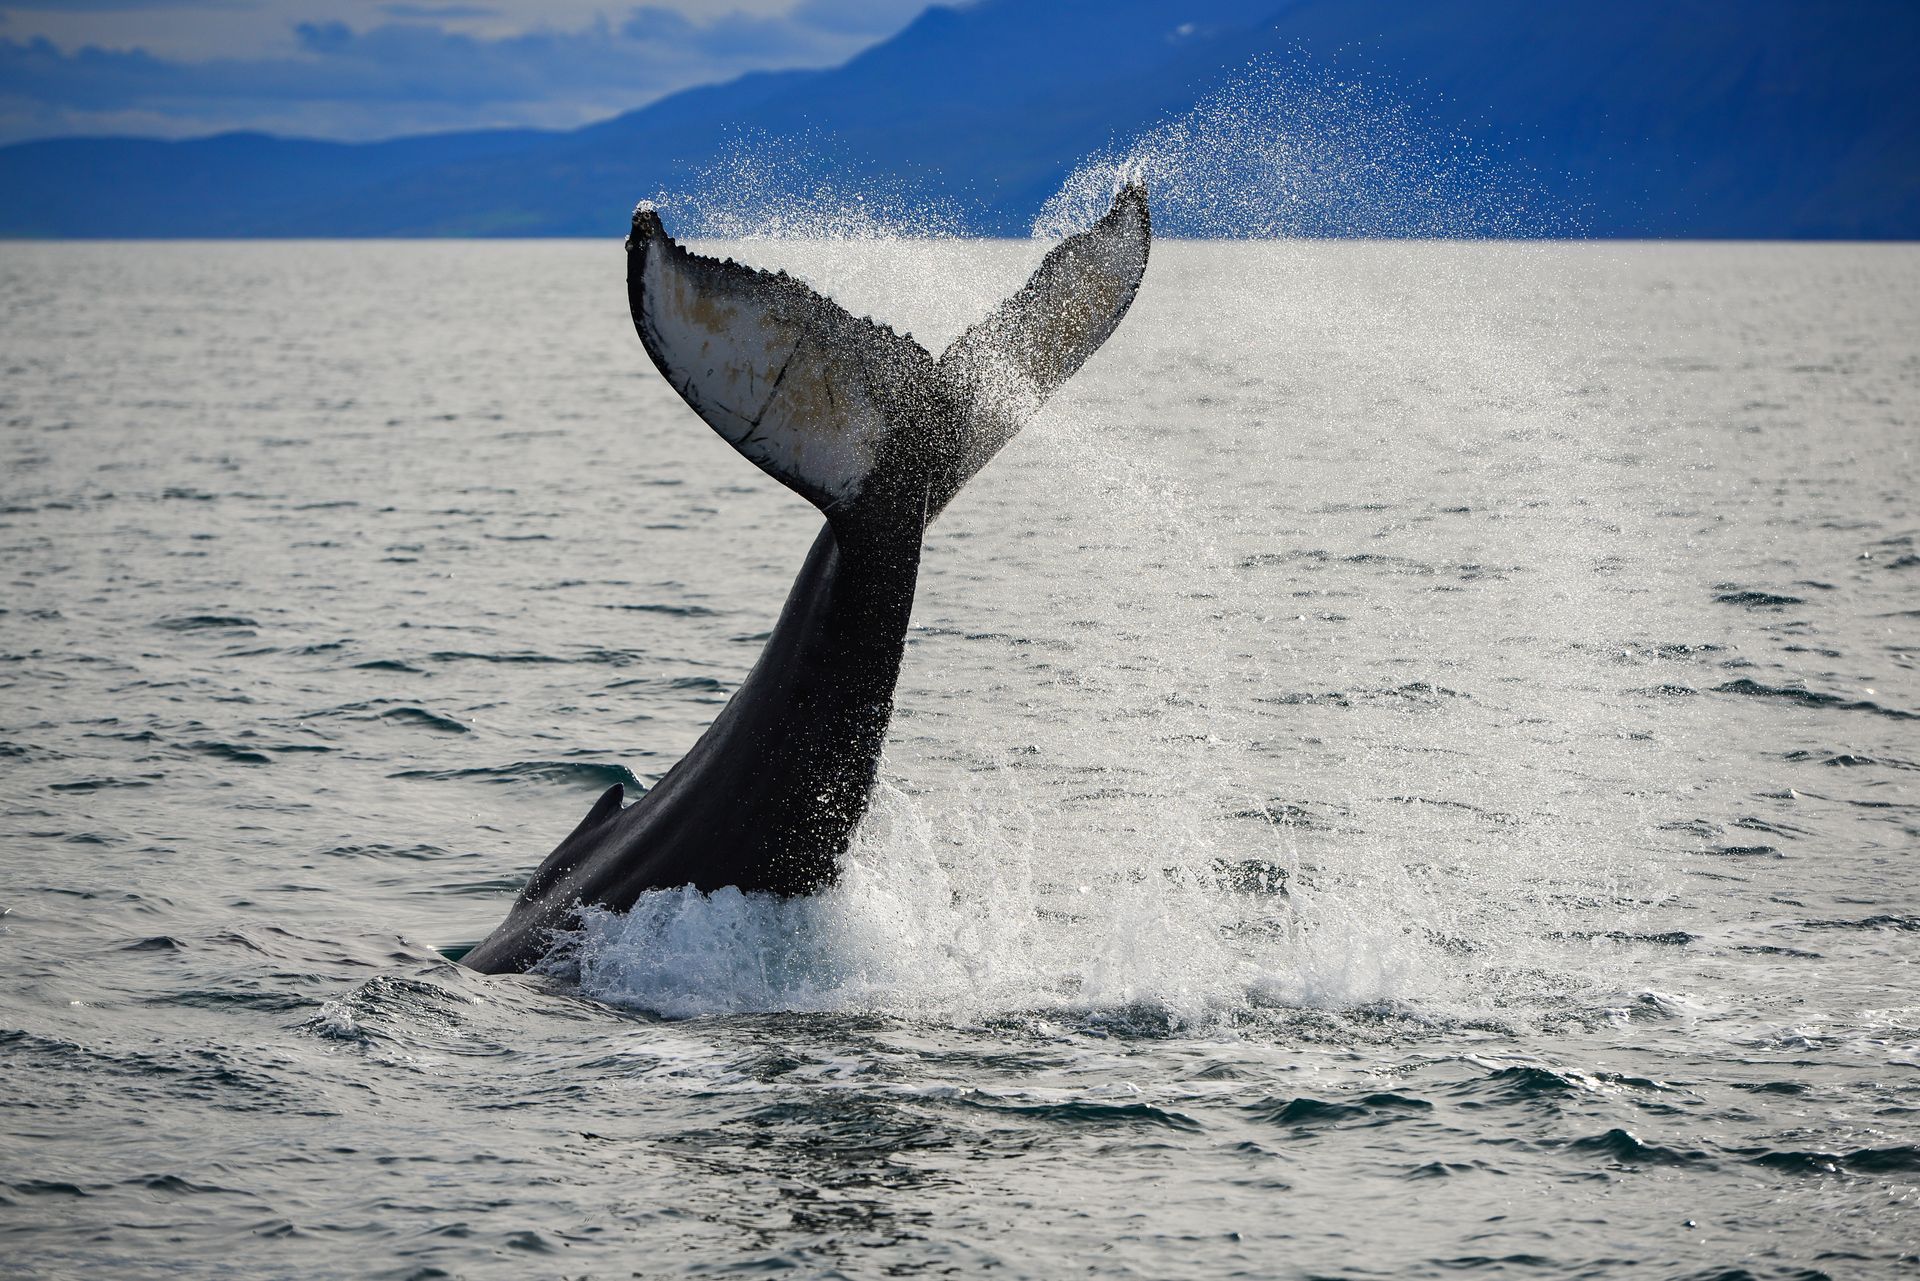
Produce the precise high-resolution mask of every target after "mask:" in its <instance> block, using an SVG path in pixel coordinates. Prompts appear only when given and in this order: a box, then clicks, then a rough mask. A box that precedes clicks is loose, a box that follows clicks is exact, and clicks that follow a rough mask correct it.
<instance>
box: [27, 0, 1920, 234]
mask: <svg viewBox="0 0 1920 1281" xmlns="http://www.w3.org/2000/svg"><path fill="white" fill-rule="evenodd" d="M1916 48H1920V6H1914V5H1910V4H1905V3H1902V2H1901V0H1843V2H1842V3H1837V4H1829V5H1820V4H1813V3H1808V2H1807V0H1748V2H1746V3H1735V2H1734V0H1664V2H1662V0H1618V3H1613V4H1603V3H1584V4H1567V5H1558V6H1554V5H1548V6H1540V5H1536V4H1532V3H1529V2H1528V0H1292V2H1291V3H1279V2H1276V0H1192V2H1191V3H1188V4H1185V5H1182V6H1180V7H1179V8H1178V9H1177V10H1170V7H1169V6H1168V5H1167V4H1165V3H1162V2H1161V0H1106V2H1104V3H1095V2H1094V0H1025V2H1024V3H1023V2H1021V0H982V2H981V3H977V4H973V5H970V6H967V7H964V8H949V7H944V6H934V7H932V8H930V9H928V10H926V11H925V12H923V13H922V14H921V15H920V16H919V17H917V18H916V19H914V21H913V22H911V23H909V24H908V25H907V27H906V28H904V29H903V30H901V31H900V32H899V33H898V34H896V35H895V36H893V37H892V38H891V39H888V40H885V41H882V42H880V43H879V44H877V45H874V46H872V47H870V48H869V49H867V50H865V51H863V52H862V53H860V54H858V55H856V56H855V57H853V58H852V59H849V60H848V61H847V62H846V63H844V64H842V65H840V66H838V67H833V68H826V69H822V70H810V71H780V72H755V73H750V74H749V75H746V76H742V77H740V78H738V79H736V80H732V81H728V82H726V83H723V84H717V85H707V86H701V87H698V88H694V89H688V90H684V91H682V92H680V93H676V94H673V95H670V96H669V97H667V98H663V99H661V100H659V101H657V102H655V103H652V104H650V105H649V106H647V107H643V108H641V109H639V110H637V111H633V112H628V113H625V114H623V115H621V116H616V117H613V118H611V119H608V120H603V121H599V122H596V123H594V124H590V125H587V126H584V127H582V128H579V129H575V130H571V131H566V132H543V131H536V130H495V131H471V132H466V133H459V134H432V135H420V136H415V137H409V138H399V139H393V140H390V141H387V142H380V143H363V144H351V143H333V142H320V141H312V140H301V139H284V138H274V137H270V136H266V135H258V134H224V135H218V136H215V137H212V138H205V139H196V140H191V141H184V142H167V141H157V140H146V139H50V140H43V141H40V142H28V143H18V144H14V145H12V146H9V147H4V148H0V191H4V192H6V193H7V194H6V195H5V196H4V197H3V198H0V235H4V236H9V237H184V236H236V237H247V236H261V237H325V236H344V237H351V236H580V235H609V236H611V235H619V234H623V233H624V231H625V227H626V220H627V213H628V211H629V210H630V209H631V208H632V206H633V203H634V202H635V201H636V200H638V199H641V198H647V197H657V196H659V195H661V194H662V193H672V192H688V191H694V192H705V193H707V194H708V195H709V197H711V198H716V199H725V198H728V197H730V196H731V197H733V198H737V199H741V200H744V199H746V198H747V196H748V195H751V194H752V193H743V192H741V191H730V188H732V187H739V186H741V185H742V184H740V183H735V182H733V181H732V180H731V179H732V176H733V175H734V174H735V173H736V172H737V170H738V167H739V166H738V164H737V162H738V161H739V160H740V159H741V158H742V157H743V156H747V157H749V158H750V159H751V160H752V161H753V163H754V166H755V167H756V172H759V171H761V170H764V171H766V172H759V177H758V179H757V180H759V181H765V182H768V183H770V184H771V186H770V188H769V190H770V192H772V193H773V194H778V195H780V196H781V197H782V198H784V199H787V200H789V201H790V202H793V203H804V202H805V201H806V200H808V199H811V198H815V197H816V196H817V194H818V193H819V192H820V191H822V190H825V189H829V188H831V189H833V190H838V191H847V190H854V191H857V190H860V189H862V188H863V187H867V188H872V189H873V190H875V191H876V192H891V193H894V195H895V196H896V200H895V203H896V204H897V205H899V206H901V207H904V208H912V207H920V206H937V207H939V208H941V209H943V210H946V211H948V216H947V217H946V218H945V220H944V221H943V222H942V224H941V225H942V227H943V228H944V229H948V230H957V231H961V232H966V233H972V234H998V235H1007V234H1014V235H1022V234H1026V232H1027V230H1028V229H1029V227H1030V226H1031V225H1032V223H1033V220H1034V218H1035V216H1036V214H1037V213H1039V211H1040V210H1041V208H1042V206H1043V205H1044V204H1045V203H1046V201H1047V200H1048V198H1049V197H1050V196H1052V195H1053V193H1054V192H1055V191H1057V190H1059V188H1060V186H1061V183H1062V182H1063V181H1064V180H1066V179H1067V177H1068V176H1069V175H1070V174H1071V173H1072V172H1073V170H1074V169H1075V168H1076V167H1077V166H1078V165H1080V164H1082V163H1083V162H1084V161H1085V160H1086V159H1087V158H1088V157H1090V156H1094V155H1097V154H1101V153H1105V152H1110V151H1113V150H1114V149H1115V148H1116V147H1119V146H1121V145H1122V144H1124V142H1125V140H1126V139H1128V138H1131V137H1135V136H1138V135H1140V134H1142V133H1144V132H1147V131H1150V130H1153V129H1155V128H1156V127H1162V128H1164V127H1166V126H1167V125H1168V122H1170V121H1174V122H1177V121H1178V120H1179V119H1180V118H1181V113H1182V112H1183V111H1186V110H1187V109H1188V108H1190V107H1191V105H1192V104H1193V103H1195V102H1197V101H1200V100H1202V99H1204V98H1207V97H1208V95H1210V94H1219V93H1222V92H1227V91H1230V90H1231V89H1232V86H1233V85H1234V83H1235V77H1236V76H1239V75H1242V74H1243V73H1244V70H1245V69H1246V68H1247V67H1248V66H1249V65H1253V66H1256V67H1259V68H1261V74H1262V75H1264V76H1267V77H1270V79H1268V80H1265V81H1262V82H1261V83H1262V84H1266V85H1277V86H1281V87H1282V88H1283V90H1284V87H1285V86H1286V85H1291V84H1299V85H1306V86H1321V87H1326V86H1335V87H1346V86H1351V85H1354V84H1361V85H1364V86H1366V93H1367V95H1368V96H1369V97H1370V99H1372V100H1378V101H1381V102H1386V103H1389V104H1391V105H1392V106H1393V108H1394V110H1393V113H1392V115H1393V119H1394V120H1395V121H1396V122H1398V123H1396V124H1395V129H1402V128H1403V126H1404V128H1405V129H1407V130H1411V131H1412V132H1415V133H1418V134H1420V135H1421V136H1422V137H1424V138H1426V139H1428V140H1429V142H1428V143H1423V144H1421V146H1417V147H1415V148H1414V149H1413V150H1412V151H1408V152H1407V153H1406V154H1405V155H1404V156H1402V157H1401V158H1400V159H1398V160H1395V159H1394V158H1393V154H1392V153H1391V148H1392V147H1393V146H1399V145H1401V144H1402V141H1403V140H1401V139H1399V138H1398V137H1390V136H1388V135H1389V132H1390V131H1388V130H1386V129H1385V128H1384V127H1382V128H1381V130H1380V134H1381V136H1380V137H1379V138H1377V139H1374V138H1369V137H1368V136H1367V134H1366V126H1367V121H1366V119H1364V118H1359V117H1356V118H1354V119H1351V120H1348V119H1331V118H1324V117H1314V116H1312V115H1311V114H1303V115H1302V116H1301V117H1300V118H1298V119H1280V120H1279V121H1278V123H1279V124H1280V125H1282V126H1284V127H1289V128H1293V129H1295V130H1296V132H1297V134H1298V136H1299V138H1300V139H1301V140H1302V141H1303V142H1304V143H1309V144H1318V143H1319V142H1320V141H1321V136H1322V135H1326V134H1330V133H1335V132H1338V131H1339V130H1341V129H1345V130H1346V131H1347V132H1348V133H1349V134H1351V135H1353V136H1352V137H1351V138H1349V139H1348V140H1347V141H1346V142H1345V143H1344V144H1343V145H1345V146H1347V147H1348V148H1349V151H1350V153H1351V155H1350V156H1349V159H1348V160H1347V161H1346V162H1345V163H1348V164H1349V165H1350V166H1351V167H1352V168H1353V170H1354V172H1353V174H1350V175H1341V174H1331V175H1328V174H1321V175H1319V180H1320V181H1321V182H1322V185H1323V186H1324V187H1326V188H1327V191H1328V192H1331V191H1332V190H1333V189H1334V188H1335V187H1337V186H1338V185H1339V182H1340V181H1345V182H1347V183H1348V184H1349V185H1353V184H1356V183H1364V182H1365V181H1368V180H1369V179H1368V177H1367V174H1368V171H1369V169H1368V165H1367V164H1365V163H1360V161H1367V160H1370V159H1371V157H1370V156H1368V155H1366V154H1365V152H1366V149H1367V148H1368V147H1370V146H1374V145H1378V146H1379V147H1380V148H1381V149H1382V155H1383V156H1384V157H1385V158H1384V159H1382V160H1381V161H1380V162H1379V164H1378V165H1377V166H1375V167H1376V168H1379V169H1382V170H1384V169H1385V168H1387V167H1390V165H1391V164H1394V163H1397V164H1399V165H1400V166H1401V167H1402V168H1403V169H1406V170H1408V172H1406V173H1403V174H1400V175H1397V176H1395V175H1389V177H1390V178H1392V180H1393V181H1399V182H1403V183H1411V184H1417V183H1418V182H1420V181H1421V180H1422V179H1423V177H1424V175H1423V173H1421V172H1419V171H1418V166H1420V165H1422V164H1425V163H1426V159H1424V158H1425V157H1431V156H1442V155H1445V154H1458V153H1460V152H1461V151H1463V150H1465V151H1468V152H1470V153H1471V157H1470V158H1471V160H1472V165H1473V167H1474V168H1475V171H1476V173H1477V174H1479V177H1478V178H1477V179H1476V181H1480V182H1482V183H1483V184H1486V185H1490V186H1491V187H1492V188H1494V189H1498V188H1501V187H1503V186H1504V187H1509V188H1511V189H1512V190H1513V191H1515V192H1529V193H1531V192H1538V193H1541V194H1543V195H1544V197H1545V199H1543V200H1542V201H1540V202H1539V203H1538V205H1537V208H1536V209H1535V212H1534V213H1532V214H1530V215H1528V217H1527V218H1526V219H1524V220H1518V221H1516V220H1515V219H1512V218H1509V219H1507V220H1505V221H1503V222H1498V223H1495V222H1486V223H1476V222H1473V221H1471V220H1467V219H1463V220H1459V221H1458V222H1457V224H1449V225H1446V226H1442V227H1441V228H1440V230H1439V232H1438V233H1436V230H1435V228H1436V225H1437V224H1435V223H1434V222H1433V220H1431V219H1424V220H1423V219H1412V218H1399V219H1397V220H1396V218H1394V217H1389V216H1384V215H1381V213H1380V211H1379V209H1378V208H1375V209H1373V210H1372V212H1371V213H1369V210H1368V209H1367V207H1366V206H1365V204H1364V201H1365V200H1366V199H1367V198H1368V196H1369V193H1367V192H1365V191H1355V192H1353V193H1352V194H1351V197H1350V199H1349V202H1348V203H1347V204H1345V205H1343V204H1341V203H1340V199H1339V197H1338V196H1337V195H1329V194H1326V192H1323V193H1321V194H1320V195H1318V196H1316V197H1315V199H1318V200H1320V201H1321V202H1322V203H1321V205H1319V206H1313V207H1308V206H1307V205H1302V206H1301V207H1300V208H1299V209H1298V210H1297V211H1291V212H1289V211H1287V210H1281V213H1282V214H1285V215H1286V216H1282V217H1276V218H1273V219H1267V220H1265V221H1262V220H1261V219H1258V218H1253V219H1251V220H1246V219H1243V220H1242V223H1240V224H1235V223H1232V222H1231V221H1229V222H1226V223H1223V224H1221V225H1219V226H1214V225H1212V224H1209V223H1206V222H1205V221H1204V220H1196V219H1189V220H1188V221H1187V222H1185V223H1183V222H1182V221H1181V215H1180V214H1179V212H1178V211H1177V210H1175V211H1174V213H1173V217H1172V220H1171V221H1169V222H1168V223H1167V225H1166V227H1165V229H1166V230H1167V231H1168V232H1169V233H1171V234H1181V233H1182V232H1185V233H1186V234H1248V231H1249V229H1250V230H1252V231H1254V232H1264V233H1267V234H1272V233H1274V232H1275V231H1278V232H1280V233H1291V234H1314V235H1406V234H1465V235H1473V234H1535V235H1539V234H1547V235H1552V234H1586V235H1594V236H1667V237H1726V238H1795V237H1809V238H1861V239H1912V238H1920V87H1916V83H1915V81H1914V78H1913V77H1911V75H1910V74H1909V73H1908V71H1907V68H1908V66H1909V65H1910V63H1911V53H1912V51H1913V50H1915V49H1916ZM1316 92H1318V91H1317V90H1316ZM1282 96H1283V97H1284V96H1285V94H1284V93H1283V95H1282ZM1334 96H1337V95H1334ZM1330 100H1332V98H1331V97H1329V94H1327V93H1322V94H1321V97H1320V98H1318V99H1316V98H1314V97H1313V95H1312V94H1311V93H1307V92H1305V91H1303V92H1302V93H1301V95H1299V96H1298V98H1297V100H1294V99H1288V100H1287V101H1286V102H1280V101H1278V100H1276V105H1275V106H1274V108H1273V111H1274V113H1275V114H1276V116H1279V115H1282V114H1283V113H1284V112H1285V111H1286V110H1291V109H1297V110H1300V111H1302V112H1305V111H1306V110H1307V108H1308V107H1309V106H1311V104H1312V103H1313V102H1316V101H1330ZM1289 103H1291V106H1289V105H1288V104H1289ZM1302 104H1305V105H1302ZM1409 122H1410V123H1409ZM1421 147H1424V148H1425V149H1424V150H1422V149H1421ZM1353 157H1358V160H1355V159H1354V158H1353ZM1203 161H1204V157H1201V158H1199V159H1196V160H1194V161H1193V162H1192V163H1193V164H1195V165H1198V164H1200V163H1203ZM1303 163H1304V162H1303ZM1319 163H1321V164H1322V166H1323V168H1324V166H1325V165H1326V164H1327V163H1329V162H1327V161H1325V160H1322V161H1321V162H1319ZM767 173H771V174H772V177H771V178H769V177H767ZM1257 178H1258V175H1250V176H1249V177H1248V179H1247V180H1248V181H1254V180H1257ZM1221 181H1223V182H1224V181H1226V178H1225V177H1223V178H1222V179H1221ZM1256 194H1257V193H1256ZM1373 194H1374V204H1375V205H1376V206H1378V205H1380V204H1381V203H1382V202H1381V200H1380V199H1379V197H1378V194H1377V193H1373ZM1243 195H1244V193H1243ZM1243 203H1246V202H1245V201H1244V200H1243Z"/></svg>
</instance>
